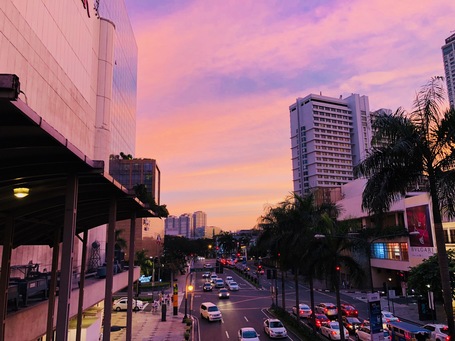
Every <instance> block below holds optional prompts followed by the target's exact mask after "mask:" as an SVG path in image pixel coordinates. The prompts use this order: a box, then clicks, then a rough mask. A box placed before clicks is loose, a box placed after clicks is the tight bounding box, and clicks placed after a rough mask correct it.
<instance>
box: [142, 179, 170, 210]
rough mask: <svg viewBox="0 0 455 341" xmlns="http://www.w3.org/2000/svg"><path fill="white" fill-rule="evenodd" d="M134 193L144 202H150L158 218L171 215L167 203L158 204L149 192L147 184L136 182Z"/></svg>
mask: <svg viewBox="0 0 455 341" xmlns="http://www.w3.org/2000/svg"><path fill="white" fill-rule="evenodd" d="M133 189H134V193H135V194H136V196H137V197H138V198H139V200H140V201H142V202H143V203H144V204H149V206H150V209H151V210H152V211H153V212H154V213H155V214H156V216H157V217H158V218H166V217H168V216H169V211H168V209H167V207H166V205H158V204H157V203H156V201H155V198H154V197H153V196H152V194H151V193H149V192H147V186H145V185H144V184H136V185H134V187H133Z"/></svg>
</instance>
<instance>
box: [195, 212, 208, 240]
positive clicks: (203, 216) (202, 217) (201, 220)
mask: <svg viewBox="0 0 455 341" xmlns="http://www.w3.org/2000/svg"><path fill="white" fill-rule="evenodd" d="M192 218H193V230H192V231H191V237H192V238H194V237H196V233H195V230H196V229H197V228H199V227H204V226H207V213H205V212H202V211H196V212H194V213H193V217H192Z"/></svg>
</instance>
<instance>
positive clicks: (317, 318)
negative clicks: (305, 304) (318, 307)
mask: <svg viewBox="0 0 455 341" xmlns="http://www.w3.org/2000/svg"><path fill="white" fill-rule="evenodd" d="M326 322H330V320H329V318H328V317H327V316H326V315H325V314H314V325H315V327H316V329H319V328H321V325H322V324H323V323H326Z"/></svg>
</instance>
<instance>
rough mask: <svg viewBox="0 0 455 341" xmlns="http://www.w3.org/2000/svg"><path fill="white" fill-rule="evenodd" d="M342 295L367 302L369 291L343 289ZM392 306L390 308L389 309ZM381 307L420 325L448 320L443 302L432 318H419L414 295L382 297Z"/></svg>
mask: <svg viewBox="0 0 455 341" xmlns="http://www.w3.org/2000/svg"><path fill="white" fill-rule="evenodd" d="M341 294H342V295H347V296H350V297H353V298H356V299H358V300H360V301H363V302H367V293H366V292H360V291H354V290H341ZM389 306H390V309H389ZM381 307H382V310H386V311H390V312H391V313H393V314H394V315H395V316H396V317H398V318H399V319H400V321H405V322H410V323H414V324H418V325H424V324H427V323H441V324H447V322H446V315H445V312H444V308H443V306H442V304H436V309H435V310H436V316H435V319H434V321H433V319H430V320H423V321H421V320H420V319H419V310H418V306H417V300H416V299H415V298H412V297H408V298H404V297H396V298H393V299H390V301H388V300H387V297H384V296H382V297H381Z"/></svg>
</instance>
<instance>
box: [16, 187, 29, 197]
mask: <svg viewBox="0 0 455 341" xmlns="http://www.w3.org/2000/svg"><path fill="white" fill-rule="evenodd" d="M13 191H14V196H15V197H16V198H19V199H22V198H25V197H26V196H27V195H28V192H30V189H29V188H26V187H18V188H14V189H13Z"/></svg>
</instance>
